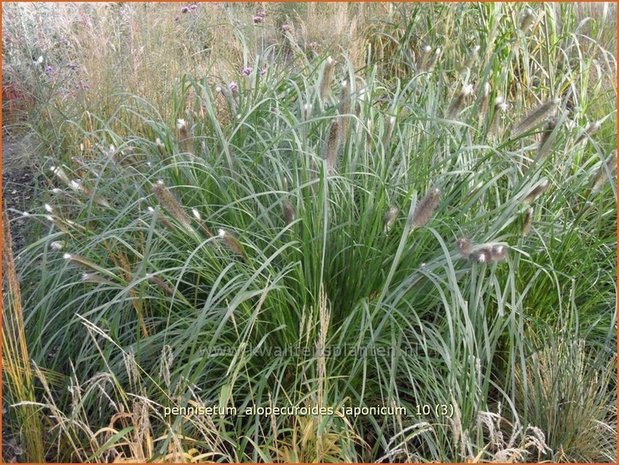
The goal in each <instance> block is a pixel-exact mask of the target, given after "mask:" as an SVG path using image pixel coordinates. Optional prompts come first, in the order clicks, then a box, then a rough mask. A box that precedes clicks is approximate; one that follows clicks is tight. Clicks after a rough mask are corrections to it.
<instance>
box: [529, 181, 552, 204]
mask: <svg viewBox="0 0 619 465" xmlns="http://www.w3.org/2000/svg"><path fill="white" fill-rule="evenodd" d="M549 186H550V183H549V182H548V179H543V180H541V181H540V182H539V183H538V184H537V185H536V186H535V187H534V188H533V189H531V192H529V193H528V194H527V196H526V197H525V198H524V202H525V203H532V202H534V201H535V200H536V199H537V198H538V197H539V196H540V195H542V194H543V193H544V192H546V189H548V187H549Z"/></svg>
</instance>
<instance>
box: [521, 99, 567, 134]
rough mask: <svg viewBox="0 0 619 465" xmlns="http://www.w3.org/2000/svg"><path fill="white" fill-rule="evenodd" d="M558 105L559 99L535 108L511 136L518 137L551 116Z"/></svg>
mask: <svg viewBox="0 0 619 465" xmlns="http://www.w3.org/2000/svg"><path fill="white" fill-rule="evenodd" d="M560 103H561V99H559V98H554V99H551V100H549V101H547V102H546V103H544V104H542V105H540V106H539V107H537V108H536V109H535V110H533V111H532V112H531V113H529V114H528V115H527V116H525V117H524V118H523V119H522V120H521V121H520V122H519V123H518V124H517V125H516V127H515V128H514V130H513V135H514V136H519V135H520V134H522V133H523V132H526V131H528V130H529V129H531V128H532V127H533V126H534V125H535V124H536V123H537V122H538V121H540V120H542V119H544V118H547V117H549V116H552V115H553V114H554V112H555V111H556V109H557V108H558V106H559V104H560Z"/></svg>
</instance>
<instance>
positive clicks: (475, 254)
mask: <svg viewBox="0 0 619 465" xmlns="http://www.w3.org/2000/svg"><path fill="white" fill-rule="evenodd" d="M469 258H470V259H471V260H472V261H474V262H476V263H489V262H490V261H492V247H481V248H479V249H476V250H474V251H472V252H471V254H470V256H469Z"/></svg>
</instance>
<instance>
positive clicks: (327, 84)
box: [320, 57, 335, 102]
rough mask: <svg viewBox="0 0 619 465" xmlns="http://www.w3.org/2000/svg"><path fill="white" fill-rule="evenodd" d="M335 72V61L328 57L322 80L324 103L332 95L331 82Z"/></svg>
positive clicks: (321, 87) (321, 92) (321, 95)
mask: <svg viewBox="0 0 619 465" xmlns="http://www.w3.org/2000/svg"><path fill="white" fill-rule="evenodd" d="M334 72H335V60H334V59H333V58H331V57H327V59H326V61H325V65H324V67H323V69H322V77H321V79H320V99H321V101H323V102H324V101H325V100H327V99H328V98H329V96H330V95H331V82H332V81H333V74H334Z"/></svg>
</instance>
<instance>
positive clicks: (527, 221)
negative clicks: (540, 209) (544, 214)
mask: <svg viewBox="0 0 619 465" xmlns="http://www.w3.org/2000/svg"><path fill="white" fill-rule="evenodd" d="M532 227H533V208H531V207H529V208H527V211H526V212H525V213H524V221H523V223H522V235H523V236H528V235H529V233H530V232H531V228H532Z"/></svg>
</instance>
